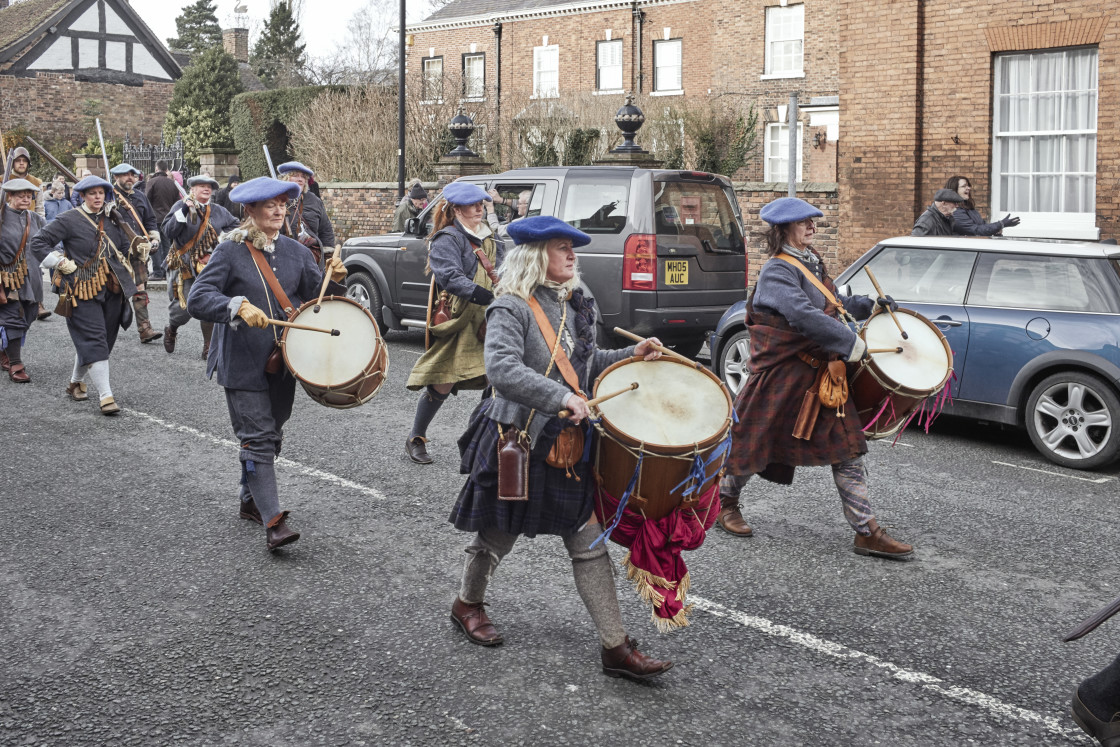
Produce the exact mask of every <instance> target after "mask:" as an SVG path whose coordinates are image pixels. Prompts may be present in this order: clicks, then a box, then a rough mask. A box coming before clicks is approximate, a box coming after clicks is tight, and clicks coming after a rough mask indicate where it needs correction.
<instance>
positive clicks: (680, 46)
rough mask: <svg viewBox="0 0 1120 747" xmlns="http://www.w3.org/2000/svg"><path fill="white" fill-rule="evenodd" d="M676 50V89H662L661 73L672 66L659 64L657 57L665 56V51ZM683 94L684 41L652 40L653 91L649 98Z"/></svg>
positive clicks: (676, 39)
mask: <svg viewBox="0 0 1120 747" xmlns="http://www.w3.org/2000/svg"><path fill="white" fill-rule="evenodd" d="M673 48H676V50H677V60H676V65H675V67H676V75H677V87H676V88H669V87H662V85H661V71H662V70H666V71H668V70H672V69H673V67H674V65H672V64H669V65H663V64H659V61H658V57H660V56H661V55H663V54H665V51H666V50H669V49H673ZM683 94H684V40H683V39H682V38H681V37H679V36H678V37H677V38H675V39H654V40H653V90H652V91H651V92H650V95H651V96H681V95H683Z"/></svg>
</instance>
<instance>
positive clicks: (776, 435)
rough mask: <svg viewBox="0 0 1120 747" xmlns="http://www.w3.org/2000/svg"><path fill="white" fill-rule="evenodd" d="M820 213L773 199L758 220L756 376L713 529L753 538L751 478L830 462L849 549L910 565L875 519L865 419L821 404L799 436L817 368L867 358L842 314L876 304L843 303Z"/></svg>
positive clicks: (743, 404)
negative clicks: (827, 263)
mask: <svg viewBox="0 0 1120 747" xmlns="http://www.w3.org/2000/svg"><path fill="white" fill-rule="evenodd" d="M823 215H824V213H822V212H821V211H820V210H817V209H816V208H815V207H813V206H812V205H810V204H809V203H807V202H805V201H804V200H799V199H797V198H796V197H782V198H780V199H777V200H774V201H773V202H771V203H770V204H768V205H766V206H765V207H763V208H762V211H761V213H760V217H761V218H762V219H763V220H764V221H766V222H767V223H769V224H770V230H769V231H768V232H767V233H766V254H767V255H769V257H770V259H769V260H767V262H766V263H765V264H764V265H763V266H762V269H761V270H759V273H758V280H757V281H756V282H755V286H754V290H753V291H752V293H751V296H750V298H749V299H748V301H747V328H748V330H749V331H750V334H751V351H750V352H751V361H750V372H751V376H750V378H749V379H748V380H747V383H746V385H745V386H744V387H743V390H742V391H741V392H740V393H739V396H738V398H737V399H736V400H735V410H736V412H737V413H738V416H739V422H738V423H737V424H736V425H735V426H734V427H733V428H732V431H731V433H732V439H733V440H732V448H731V455H730V456H729V457H728V459H727V468H726V469H727V473H726V476H725V477H724V478H723V480H722V481H721V483H720V503H721V510H720V514H719V518H718V519H717V522H718V523H719V525H720V526H721V527H722V528H723V529H725V530H727V531H728V532H730V533H731V534H736V535H739V536H742V537H749V536H750V535H751V533H752V530H751V528H750V526H749V525H748V524H747V522H746V521H744V520H743V515H742V513H741V511H740V508H739V497H740V494H741V493H742V490H743V486H744V485H746V483H747V480H749V479H750V478H751V476H753V475H758V476H759V477H762V478H764V479H766V480H770V481H771V482H776V483H779V484H782V485H789V484H790V483H792V482H793V474H794V469H795V468H796V467H813V466H823V465H826V464H827V465H831V467H832V478H833V481H834V482H835V483H836V489H837V490H838V491H839V493H840V501H841V503H842V504H843V507H844V518H846V519H847V520H848V523H849V524H850V525H851V527H852V529H854V530H855V532H856V536H855V545H854V547H853V550H854V551H855V552H856V553H857V554H859V555H875V556H879V557H886V558H904V557H906V556H908V555H910V554H911V553H912V552H913V551H914V548H913V547H911V546H910V545H907V544H904V543H902V542H899V541H897V540H895V539H893V538H892V537H891V536H890V535H888V534H887V533H886V532H885V531H884V530H883V528H882V527H880V526H879V524H878V522H877V521H876V520H875V515H874V514H873V513H872V511H871V503H870V500H869V498H868V487H867V468H866V467H865V466H864V464H863V455H864V454H866V453H867V441H866V439H865V438H864V436H863V431H862V430H861V428H862V424H861V423H860V422H859V418H858V417H854V413H852V414H851V415H849V417H841V413H840V412H838V410H837V409H830V408H826V407H824V406H823V405H822V406H821V408H820V411H819V414H818V416H817V419H816V423H815V425H813V426H812V427H811V430H810V431H809V432H808V434H805V433H798V434H797V435H795V430H800V429H799V428H798V425H799V423H798V415H799V413H800V412H801V408H802V405H803V400H804V398H805V393H806V392H807V391H809V390H811V389H812V388H813V387H814V383H815V382H816V380H817V372H818V369H819V368H820V367H821V366H826V365H828V362H830V361H838V360H839V361H844V362H846V363H855V362H857V361H859V360H860V359H861V358H863V356H864V355H865V354H866V352H867V346H866V345H865V344H864V342H863V340H862V339H861V338H860V337H859V336H858V335H857V334H856V333H855V331H854V330H852V328H851V327H849V326H848V324H846V323H845V322H844V321H843V320H842V319H841V318H840V316H839V315H840V312H841V311H846V312H847V313H848V314H850V315H852V316H854V317H855V318H856V319H866V318H867V317H868V316H870V315H871V311H872V310H873V309H874V308H875V304H876V301H872V300H871V299H869V298H867V297H866V296H843V295H840V296H838V295H837V291H836V286H835V285H834V284H833V282H832V279H831V278H830V277H829V276H828V272H827V271H826V270H825V267H824V261H823V260H822V259H821V256H820V255H819V254H818V253H817V252H816V250H814V249H813V247H812V242H813V235H814V234H815V233H816V223H814V221H813V219H814V218H819V217H821V216H823ZM824 291H826V292H827V293H826V292H824ZM834 300H837V301H839V303H840V304H841V305H842V306H843V309H838V308H837V306H836V304H834V303H833V301H834ZM877 303H878V304H879V305H881V306H887V307H890V309H891V310H892V311H894V310H896V309H897V308H898V304H896V303H895V302H894V299H892V298H891V297H890V296H887V297H885V298H880V299H878V300H877ZM849 409H853V408H849Z"/></svg>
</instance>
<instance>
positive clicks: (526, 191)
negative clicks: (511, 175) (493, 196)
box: [494, 184, 544, 223]
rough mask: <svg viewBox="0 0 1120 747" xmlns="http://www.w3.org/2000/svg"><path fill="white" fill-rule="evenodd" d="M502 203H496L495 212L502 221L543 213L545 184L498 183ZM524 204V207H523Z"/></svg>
mask: <svg viewBox="0 0 1120 747" xmlns="http://www.w3.org/2000/svg"><path fill="white" fill-rule="evenodd" d="M494 189H496V190H498V196H499V197H501V198H502V202H501V203H495V205H494V213H495V214H496V215H497V216H498V220H499V221H501V222H502V223H509V222H510V221H511V220H514V219H516V218H526V217H528V216H532V215H540V214H541V206H542V205H543V204H544V185H543V184H496V185H494ZM522 205H524V208H522Z"/></svg>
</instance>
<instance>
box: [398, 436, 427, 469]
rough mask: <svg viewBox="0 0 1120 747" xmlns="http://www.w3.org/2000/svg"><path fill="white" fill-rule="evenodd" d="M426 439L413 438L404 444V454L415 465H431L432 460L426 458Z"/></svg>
mask: <svg viewBox="0 0 1120 747" xmlns="http://www.w3.org/2000/svg"><path fill="white" fill-rule="evenodd" d="M427 444H428V439H426V438H424V437H423V436H413V437H412V438H410V439H408V440H407V441H405V442H404V453H405V454H408V458H409V459H411V460H412V461H414V462H416V463H417V464H431V463H432V458H431V457H430V456H428V446H427Z"/></svg>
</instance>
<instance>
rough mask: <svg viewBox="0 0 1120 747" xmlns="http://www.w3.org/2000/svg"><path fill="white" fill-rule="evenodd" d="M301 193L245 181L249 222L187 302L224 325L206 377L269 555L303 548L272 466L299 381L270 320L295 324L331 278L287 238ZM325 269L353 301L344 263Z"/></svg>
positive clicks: (335, 287) (193, 311)
mask: <svg viewBox="0 0 1120 747" xmlns="http://www.w3.org/2000/svg"><path fill="white" fill-rule="evenodd" d="M298 194H299V185H297V184H293V183H290V182H281V181H277V180H276V179H269V178H268V177H264V176H262V177H260V178H258V179H251V180H250V181H247V182H245V183H243V184H240V185H238V186H237V188H236V189H234V190H233V191H232V192H231V193H230V199H232V200H233V201H234V202H240V203H241V204H243V205H244V206H245V212H246V214H247V215H248V216H249V217H248V218H247V219H246V221H245V223H243V224H242V226H241V228H240V229H237V230H235V231H233V232H231V233H230V234H229V235H228V238H227V240H225V241H223V242H222V243H221V244H219V245H218V246H217V248H216V249H214V253H213V255H212V256H211V258H210V262H209V263H208V264H207V265H206V267H205V268H203V270H202V272H201V273H200V274H199V276H198V277H197V278H196V279H195V282H194V285H193V286H192V287H191V291H190V295H189V296H188V297H187V311H188V312H190V315H191V316H193V317H195V318H196V319H199V320H201V321H204V322H213V323H215V324H216V325H217V326H216V327H215V328H214V330H215V334H214V337H215V340H214V342H215V346H216V347H215V349H214V350H212V351H211V353H210V358H209V362H208V363H207V366H206V375H207V376H213V375H214V373H215V372H217V374H218V383H219V384H221V385H222V386H223V387H225V390H226V405H227V406H228V407H229V416H230V420H231V421H232V423H233V430H234V432H235V433H236V434H237V439H238V441H239V442H240V443H241V454H240V459H241V509H240V516H241V518H243V519H249V520H250V521H255V522H257V523H258V524H263V525H264V526H265V528H266V533H265V540H266V543H267V546H268V549H269V550H275V549H276V548H278V547H281V546H282V545H286V544H289V543H291V542H295V541H296V540H297V539H299V533H298V532H295V531H293V530H292V529H291V528H289V527H288V525H287V523H286V520H285V519H286V517H287V515H288V512H287V511H281V510H280V497H279V494H278V493H277V489H276V472H275V471H274V468H273V463H274V462H275V460H276V455H277V454H279V453H280V443H281V440H282V437H283V432H282V429H283V428H284V423H286V422H287V420H288V417H289V416H290V415H291V414H292V401H293V400H294V398H295V391H296V380H295V378H293V377H292V375H291V373H290V372H289V371H288V370H287V369H286V368H284V367H283V365H282V363H280V356H279V350H278V349H277V339H278V337H279V335H278V334H277V328H276V327H275V326H271V327H270V325H269V321H268V320H269V319H270V318H271V319H280V320H285V319H287V318H288V315H289V314H290V313H291V311H293V310H295V309H297V308H299V306H300V305H301V304H302V303H303V302H304V301H306V300H307V299H310V298H315V297H316V296H317V295H318V294H319V292H320V289H321V288H320V286H321V283H322V280H323V275H322V273H320V272H319V268H318V267H316V266H315V258H314V257H313V256H312V255H311V252H309V251H307V248H306V247H304V246H303V245H302V244H300V243H299V242H298V241H296V240H295V239H290V238H288V237H287V236H281V235H279V233H280V227H281V226H282V225H283V224H284V214H285V212H286V209H287V204H288V200H289V199H291V198H293V197H295V196H296V195H298ZM327 272H329V273H331V280H332V284H331V285H330V286H328V288H327V291H328V292H329V293H331V294H337V295H345V293H346V289H345V288H344V287H343V286H342V285H340V284H339V281H341V280H342V279H343V278H345V277H346V268H345V267H343V266H342V261H341V260H340V259H337V258H335V259H332V260H331V261H330V262H329V263H328V264H327ZM274 286H275V289H274ZM245 325H248V327H246V326H245ZM270 358H271V359H272V360H274V361H275V362H276V363H275V364H274V365H271V366H270V365H269V363H270Z"/></svg>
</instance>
